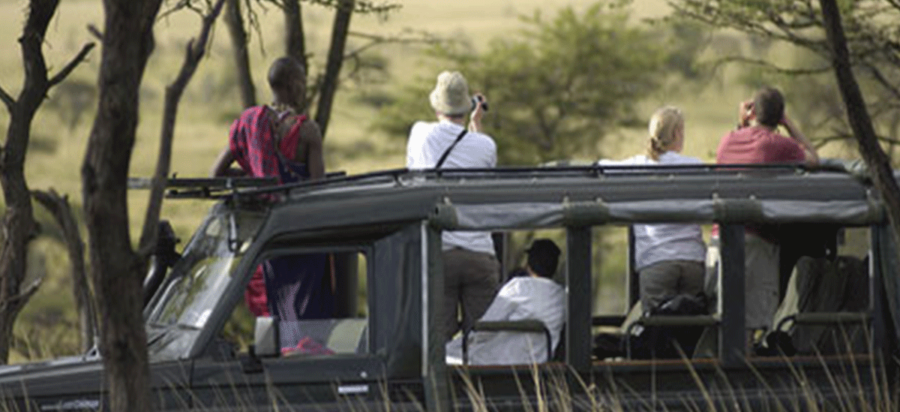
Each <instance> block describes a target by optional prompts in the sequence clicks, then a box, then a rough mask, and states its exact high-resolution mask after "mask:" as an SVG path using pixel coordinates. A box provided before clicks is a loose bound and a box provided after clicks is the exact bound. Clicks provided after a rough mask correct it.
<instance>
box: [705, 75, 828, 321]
mask: <svg viewBox="0 0 900 412" xmlns="http://www.w3.org/2000/svg"><path fill="white" fill-rule="evenodd" d="M738 119H739V122H738V127H737V130H733V131H731V132H729V133H727V134H726V135H725V136H723V137H722V140H721V141H720V142H719V149H718V150H717V152H716V161H717V163H720V164H722V163H731V164H752V163H769V164H771V163H795V164H796V163H803V164H806V165H810V166H814V165H816V164H818V162H819V156H818V155H817V154H816V149H815V147H813V145H812V143H810V141H809V139H807V138H806V136H804V135H803V133H801V132H800V130H798V129H797V126H796V125H794V123H793V122H792V121H791V120H790V119H789V118H788V117H787V116H786V115H785V114H784V97H782V95H781V92H779V91H778V90H777V89H774V88H771V87H765V88H763V89H760V90H759V91H758V92H757V93H756V96H755V97H754V98H753V100H748V101H744V102H742V103H741V105H740V114H739V117H738ZM779 126H784V128H785V129H786V130H787V132H788V135H789V136H784V135H781V134H779V133H778V127H779ZM772 232H773V231H772V228H771V227H767V226H764V225H763V226H748V227H746V233H745V236H744V240H745V249H744V262H745V272H744V276H745V284H744V293H745V295H746V327H747V329H749V330H751V331H758V330H761V329H771V327H772V318H773V317H774V315H775V311H776V309H777V308H778V304H779V295H778V289H779V245H778V239H777V236H775V235H774V234H773V233H772ZM752 336H753V335H752V334H751V335H750V337H751V338H752Z"/></svg>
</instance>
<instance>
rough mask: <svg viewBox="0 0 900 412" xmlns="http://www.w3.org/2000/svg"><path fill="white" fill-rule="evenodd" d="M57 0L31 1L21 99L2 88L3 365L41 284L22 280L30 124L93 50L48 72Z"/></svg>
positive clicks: (30, 234) (32, 231)
mask: <svg viewBox="0 0 900 412" xmlns="http://www.w3.org/2000/svg"><path fill="white" fill-rule="evenodd" d="M58 6H59V0H31V1H29V3H28V18H27V20H26V22H25V27H24V29H23V31H22V37H20V38H19V45H20V47H21V50H22V62H23V65H24V68H25V78H24V82H23V84H22V89H21V91H20V93H19V95H18V97H17V98H14V97H12V96H11V95H10V94H9V93H7V92H6V90H4V89H3V88H0V100H2V101H3V103H4V104H5V105H6V108H7V110H8V111H9V114H10V118H9V120H10V121H9V128H8V129H7V132H6V142H5V144H4V145H3V147H0V185H2V186H3V198H4V200H5V202H6V213H5V215H4V216H3V222H2V229H0V230H2V233H3V239H2V240H3V245H2V248H0V363H6V362H7V360H8V357H9V345H10V339H11V337H12V327H13V323H14V322H15V320H16V317H17V316H18V314H19V312H20V311H21V310H22V308H23V307H24V306H25V303H27V302H28V299H29V298H30V297H31V296H32V295H33V294H34V292H36V291H37V288H38V285H39V283H38V282H36V283H32V284H30V285H26V284H24V282H25V275H26V272H27V267H26V262H27V258H26V257H27V253H28V245H29V243H30V242H31V240H32V239H33V238H34V236H35V235H36V231H37V228H36V225H35V220H34V215H33V207H32V204H31V192H30V190H29V188H28V184H27V182H26V180H25V171H24V168H25V159H26V154H27V150H28V141H29V139H30V137H31V122H32V120H33V119H34V115H35V113H36V112H37V110H38V108H39V107H40V106H41V104H42V103H43V101H44V99H45V98H46V97H47V92H48V91H49V90H50V88H52V87H53V86H55V85H57V84H59V83H60V82H62V81H63V80H64V79H65V78H66V77H67V76H68V75H69V74H70V73H71V72H72V70H74V69H75V67H77V66H78V64H79V63H81V61H83V60H84V58H85V57H86V56H87V54H88V53H89V52H90V50H91V49H92V48H93V46H94V45H93V43H90V44H87V45H85V46H84V47H83V48H82V49H81V51H80V52H79V53H78V54H77V55H76V56H75V58H74V59H72V60H71V61H70V62H69V63H68V64H67V65H65V66H64V67H63V69H62V70H60V71H59V72H58V73H56V74H55V75H54V76H53V77H50V76H49V75H48V69H47V63H46V61H45V59H44V54H43V49H42V47H43V43H44V36H45V35H46V33H47V27H48V26H49V24H50V20H51V18H52V17H53V15H54V14H55V13H56V9H57V7H58Z"/></svg>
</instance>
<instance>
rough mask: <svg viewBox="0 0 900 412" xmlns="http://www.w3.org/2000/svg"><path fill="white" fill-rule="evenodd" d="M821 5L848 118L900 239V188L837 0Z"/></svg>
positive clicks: (820, 0)
mask: <svg viewBox="0 0 900 412" xmlns="http://www.w3.org/2000/svg"><path fill="white" fill-rule="evenodd" d="M819 4H820V5H821V7H822V17H823V19H824V24H825V32H826V34H827V35H828V41H829V43H830V44H831V48H832V54H831V57H832V58H831V64H832V67H834V74H835V76H837V82H838V87H839V88H840V90H841V96H842V97H843V99H844V107H845V110H846V111H847V119H848V120H849V121H850V128H851V129H852V130H853V134H854V136H856V140H857V141H858V142H859V152H860V154H861V155H862V157H863V160H865V162H866V165H867V166H868V168H869V170H870V172H871V174H872V180H873V181H874V183H875V190H877V191H878V194H879V195H880V196H881V199H882V201H884V203H885V205H886V208H887V215H888V219H890V223H891V227H892V228H893V230H894V235H895V236H897V238H898V239H900V187H898V186H897V181H896V180H894V174H893V169H892V168H891V162H890V159H889V158H888V157H887V154H885V152H884V150H883V149H882V148H881V146H880V145H879V144H878V136H877V135H876V133H875V128H874V127H873V126H872V119H871V118H870V117H869V112H868V110H867V109H866V102H865V100H863V97H862V92H860V90H859V85H858V84H857V82H856V78H855V77H854V75H853V70H852V69H851V66H850V57H849V51H848V49H847V39H846V37H845V35H844V28H843V26H842V24H841V14H840V9H839V8H838V6H837V3H836V2H835V0H819Z"/></svg>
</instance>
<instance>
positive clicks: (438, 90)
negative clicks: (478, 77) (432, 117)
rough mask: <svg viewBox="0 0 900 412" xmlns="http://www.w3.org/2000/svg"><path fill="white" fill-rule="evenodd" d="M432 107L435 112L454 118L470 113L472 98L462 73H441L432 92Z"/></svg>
mask: <svg viewBox="0 0 900 412" xmlns="http://www.w3.org/2000/svg"><path fill="white" fill-rule="evenodd" d="M430 98H431V107H432V108H434V110H435V111H437V112H439V113H441V114H445V115H449V116H453V115H460V114H465V113H468V112H469V110H472V96H469V85H468V84H467V83H466V78H465V77H463V75H462V74H461V73H460V72H448V71H445V72H441V74H439V75H438V77H437V84H435V86H434V90H432V91H431V96H430Z"/></svg>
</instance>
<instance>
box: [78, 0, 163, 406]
mask: <svg viewBox="0 0 900 412" xmlns="http://www.w3.org/2000/svg"><path fill="white" fill-rule="evenodd" d="M161 2H162V0H104V1H103V6H104V10H105V23H104V27H105V29H104V32H103V53H102V59H101V64H100V75H99V79H98V83H99V90H100V93H99V106H98V108H97V117H96V118H95V119H94V125H93V128H92V129H91V134H90V138H89V140H88V147H87V152H86V154H85V158H84V163H83V165H82V169H81V179H82V193H83V197H84V207H85V216H86V223H87V229H88V237H89V239H90V261H91V267H90V273H91V275H92V279H93V282H94V291H95V293H96V295H97V309H98V312H99V318H100V319H101V323H100V351H101V353H102V355H103V366H104V369H105V374H106V377H107V382H108V388H109V406H110V409H111V410H113V411H138V412H140V411H148V410H151V409H152V406H151V402H150V401H151V398H150V386H149V383H150V382H149V366H148V360H147V336H146V332H145V331H144V319H143V316H142V303H143V291H142V280H143V279H142V278H143V276H144V274H145V270H146V263H147V262H146V259H142V258H141V257H140V256H139V255H138V254H136V253H135V252H134V250H132V248H131V236H130V234H129V221H128V199H127V193H126V191H127V187H128V184H127V183H128V168H129V165H130V161H131V153H132V149H133V147H134V139H135V131H136V128H137V124H138V95H139V91H140V85H141V79H142V78H143V75H144V69H145V68H146V64H147V59H148V58H149V56H150V53H151V52H152V50H153V46H154V40H153V22H154V21H155V19H156V16H157V14H158V13H159V8H160V3H161Z"/></svg>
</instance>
